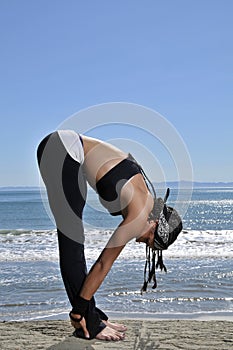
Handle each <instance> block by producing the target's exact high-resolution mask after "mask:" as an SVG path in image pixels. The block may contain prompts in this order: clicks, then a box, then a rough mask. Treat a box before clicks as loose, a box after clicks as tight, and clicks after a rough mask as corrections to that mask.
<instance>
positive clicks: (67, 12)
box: [0, 0, 233, 186]
mask: <svg viewBox="0 0 233 350" xmlns="http://www.w3.org/2000/svg"><path fill="white" fill-rule="evenodd" d="M232 13H233V2H232V1H231V0H153V1H152V0H149V1H137V0H134V1H133V0H132V1H131V0H130V1H129V0H124V1H123V0H119V1H109V0H100V1H89V0H87V1H77V0H76V1H74V0H66V1H64V0H63V1H61V0H56V1H55V0H50V1H47V0H40V1H36V0H20V1H17V0H1V1H0V44H1V65H0V77H1V79H0V89H1V91H0V92H1V95H0V96H1V108H0V116H1V128H0V147H1V157H0V162H1V173H0V186H11V185H12V186H16V185H38V171H37V165H36V162H35V149H36V146H37V144H38V142H39V140H40V139H41V138H42V137H43V136H44V135H46V134H47V133H48V132H51V131H52V130H54V129H56V128H57V126H58V125H60V124H61V123H62V122H63V121H64V120H65V119H66V118H68V117H69V116H71V115H72V114H74V113H75V112H77V111H79V110H81V109H85V108H87V107H89V106H92V105H96V104H101V103H107V102H113V101H116V102H118V101H123V102H130V103H135V104H139V105H143V106H146V107H148V108H151V109H154V110H156V111H158V112H159V113H160V114H161V115H163V116H164V117H165V118H167V120H168V121H169V122H170V123H172V124H173V126H174V127H175V128H176V130H177V131H178V132H179V134H180V135H181V137H182V138H183V140H184V142H185V144H186V146H187V148H188V151H189V154H190V156H191V159H192V163H193V170H194V179H195V180H196V181H233V162H232V156H231V153H232V149H233V137H232V130H233V118H232V110H233V65H232V62H233V41H232V36H233V22H232ZM171 179H172V176H171Z"/></svg>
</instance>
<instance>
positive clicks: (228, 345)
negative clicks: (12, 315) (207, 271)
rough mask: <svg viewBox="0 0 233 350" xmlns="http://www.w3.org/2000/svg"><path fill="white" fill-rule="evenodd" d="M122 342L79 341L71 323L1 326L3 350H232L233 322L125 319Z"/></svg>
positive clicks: (8, 324)
mask: <svg viewBox="0 0 233 350" xmlns="http://www.w3.org/2000/svg"><path fill="white" fill-rule="evenodd" d="M118 322H121V323H124V324H125V325H127V327H128V330H127V332H126V338H125V340H123V341H118V342H107V341H99V340H96V339H93V340H83V339H78V338H75V337H74V336H73V328H72V326H71V325H70V322H69V321H55V320H51V321H25V322H1V323H0V349H1V350H24V349H25V350H26V349H28V350H39V349H49V350H102V349H105V350H107V349H108V350H111V349H119V350H120V349H121V350H122V349H124V350H127V349H129V350H152V349H168V350H171V349H187V350H192V349H196V350H197V349H198V350H204V349H206V350H207V349H208V350H218V349H221V350H224V349H233V322H232V320H230V321H224V320H209V321H200V320H184V319H183V320H157V319H156V320H155V319H124V320H118Z"/></svg>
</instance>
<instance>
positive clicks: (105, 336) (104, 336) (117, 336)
mask: <svg viewBox="0 0 233 350" xmlns="http://www.w3.org/2000/svg"><path fill="white" fill-rule="evenodd" d="M105 322H106V321H105ZM124 338H125V334H124V333H121V332H118V331H116V330H115V329H112V328H110V327H108V326H106V327H105V328H104V329H103V330H102V331H101V332H100V333H99V334H97V336H96V339H99V340H115V341H117V340H123V339H124Z"/></svg>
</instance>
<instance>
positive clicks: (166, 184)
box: [0, 181, 233, 190]
mask: <svg viewBox="0 0 233 350" xmlns="http://www.w3.org/2000/svg"><path fill="white" fill-rule="evenodd" d="M153 184H154V185H155V186H156V187H157V188H164V187H170V188H184V189H185V188H191V187H193V188H232V187H233V181H232V182H223V181H219V182H198V181H194V182H193V183H192V182H191V181H168V182H153ZM4 189H5V190H37V189H40V187H39V186H0V190H4Z"/></svg>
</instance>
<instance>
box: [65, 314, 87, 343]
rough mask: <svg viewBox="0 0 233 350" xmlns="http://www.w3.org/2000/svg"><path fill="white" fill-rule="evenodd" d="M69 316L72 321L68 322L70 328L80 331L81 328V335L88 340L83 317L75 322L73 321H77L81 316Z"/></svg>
mask: <svg viewBox="0 0 233 350" xmlns="http://www.w3.org/2000/svg"><path fill="white" fill-rule="evenodd" d="M70 316H72V319H71V320H70V321H71V324H72V326H73V327H74V328H75V329H80V328H82V330H83V333H84V336H85V337H86V338H90V334H89V332H88V330H87V326H86V320H85V318H84V317H83V318H82V319H81V321H75V319H77V320H78V319H80V317H81V316H80V315H76V314H70Z"/></svg>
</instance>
